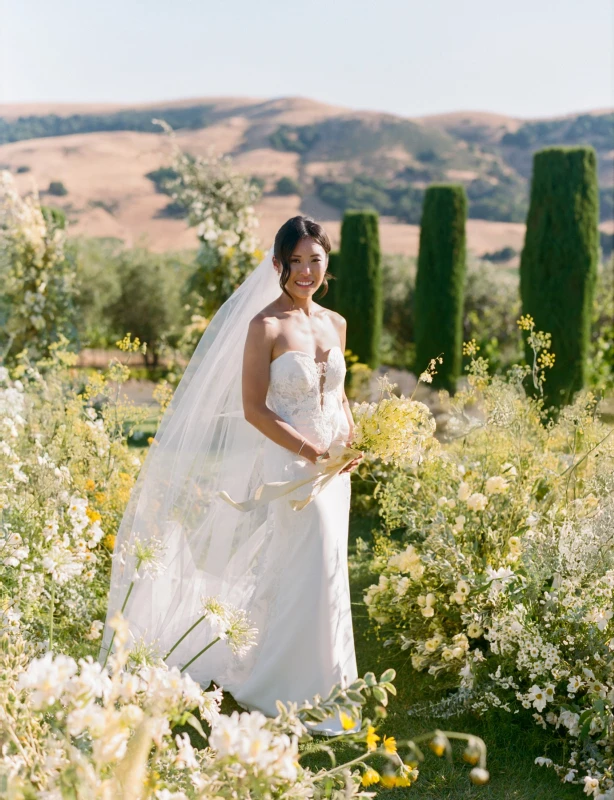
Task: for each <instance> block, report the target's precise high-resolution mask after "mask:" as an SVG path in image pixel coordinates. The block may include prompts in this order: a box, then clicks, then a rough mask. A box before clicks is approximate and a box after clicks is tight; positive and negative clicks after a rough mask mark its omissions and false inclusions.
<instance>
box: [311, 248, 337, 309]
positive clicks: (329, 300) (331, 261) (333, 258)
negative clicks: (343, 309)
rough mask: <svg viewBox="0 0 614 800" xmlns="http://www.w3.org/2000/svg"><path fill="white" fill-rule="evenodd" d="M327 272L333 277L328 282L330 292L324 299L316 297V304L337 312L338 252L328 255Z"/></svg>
mask: <svg viewBox="0 0 614 800" xmlns="http://www.w3.org/2000/svg"><path fill="white" fill-rule="evenodd" d="M326 271H327V272H328V273H329V274H330V275H332V276H333V277H332V278H331V279H330V280H329V281H328V291H327V292H326V294H325V295H324V296H323V297H316V298H315V299H316V302H318V303H319V304H320V305H322V306H324V308H330V309H332V310H333V311H337V306H336V305H335V292H336V290H337V283H338V282H339V251H338V250H331V251H330V253H329V254H328V269H327V270H326Z"/></svg>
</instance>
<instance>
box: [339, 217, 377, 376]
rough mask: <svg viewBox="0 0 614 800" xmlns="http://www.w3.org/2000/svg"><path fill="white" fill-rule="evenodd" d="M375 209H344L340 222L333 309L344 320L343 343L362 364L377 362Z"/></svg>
mask: <svg viewBox="0 0 614 800" xmlns="http://www.w3.org/2000/svg"><path fill="white" fill-rule="evenodd" d="M378 222H379V217H378V214H377V212H376V211H370V210H368V211H346V212H345V214H344V217H343V223H342V226H341V249H340V257H339V278H338V283H337V285H336V286H335V295H334V302H335V307H336V310H337V311H338V312H339V313H340V314H342V316H344V317H345V318H346V320H347V342H346V346H347V347H348V349H350V350H351V351H352V352H353V353H354V354H355V355H357V356H358V358H359V360H360V361H361V362H362V363H363V364H367V365H368V366H370V367H371V368H372V369H376V368H377V367H378V366H379V361H380V337H381V332H382V266H381V252H380V243H379V227H378Z"/></svg>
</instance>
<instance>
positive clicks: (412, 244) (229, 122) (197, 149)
mask: <svg viewBox="0 0 614 800" xmlns="http://www.w3.org/2000/svg"><path fill="white" fill-rule="evenodd" d="M195 108H202V109H205V111H204V112H203V113H204V114H205V123H204V125H205V126H204V127H200V128H198V129H189V128H185V129H178V130H177V134H176V135H177V138H178V141H179V143H180V145H181V146H182V147H183V148H184V149H186V150H188V151H190V152H192V153H201V154H205V153H207V152H208V151H209V150H210V149H211V150H213V151H214V152H216V153H218V154H222V153H227V154H230V155H232V157H233V159H234V162H235V164H236V167H237V168H238V169H239V170H241V171H243V172H245V173H246V174H249V175H252V176H257V177H259V178H260V179H261V180H262V181H263V184H264V195H263V198H262V200H261V202H260V204H259V206H258V214H259V217H260V221H261V239H262V242H261V243H262V245H263V246H268V245H269V244H270V243H271V241H272V237H273V236H274V233H275V231H276V230H277V228H278V227H279V226H280V225H281V224H282V223H283V222H284V221H285V220H286V219H287V218H288V217H290V216H292V215H294V214H297V213H308V214H311V215H313V216H315V217H316V218H317V219H318V220H319V221H321V222H322V223H324V224H325V226H326V228H327V230H328V231H329V233H330V235H331V238H332V240H333V242H334V244H335V245H337V244H338V238H339V228H340V219H341V216H342V212H341V210H340V209H339V208H335V207H334V205H331V204H330V203H328V202H324V200H323V199H322V196H321V195H322V193H321V192H320V193H318V192H317V191H316V190H315V185H316V182H317V180H318V179H320V180H329V181H332V182H335V181H336V182H337V184H335V185H338V182H339V181H343V180H345V179H348V178H349V179H351V178H352V177H355V176H360V175H364V174H366V173H368V174H370V175H372V176H377V178H381V179H382V180H384V181H385V180H390V181H393V180H394V179H395V176H398V175H399V174H403V171H405V172H406V173H407V174H411V175H412V176H413V178H412V185H413V186H416V187H424V186H425V185H428V183H429V180H428V178H427V179H425V178H424V176H421V174H420V170H421V169H422V171H423V172H424V160H425V159H426V156H425V155H424V153H425V148H426V151H427V153H428V152H429V148H432V152H434V153H435V154H436V158H437V159H438V160H439V162H440V163H442V164H443V163H444V157H445V169H443V171H442V170H441V169H440V174H442V175H443V177H445V179H447V180H452V181H459V182H463V183H466V184H468V183H471V182H474V181H475V180H477V179H481V180H483V181H487V182H488V181H490V182H491V183H492V182H493V181H497V180H498V178H497V177H496V176H497V175H506V174H509V175H513V178H514V180H517V183H518V185H520V183H519V181H520V180H521V178H520V177H518V176H517V175H516V172H514V169H513V168H512V167H510V166H509V165H507V164H506V163H505V162H504V160H502V159H501V158H499V156H497V155H493V153H492V152H491V148H490V147H489V145H491V144H492V143H493V142H499V141H500V140H501V137H502V136H503V135H504V134H505V133H515V132H516V131H518V129H519V127H520V126H521V125H522V124H523V121H522V120H517V119H513V118H510V117H504V116H501V115H497V114H488V113H484V112H456V113H453V114H452V113H451V114H438V115H433V116H427V117H420V118H415V119H413V120H409V119H408V118H401V117H395V116H394V115H391V114H381V113H375V112H354V111H352V110H350V109H345V108H341V107H336V106H329V105H326V104H324V103H319V102H315V101H313V100H309V99H306V98H280V99H275V100H266V99H254V98H199V99H189V100H183V101H173V102H161V103H156V104H144V105H141V106H122V105H111V104H105V105H100V104H57V105H53V104H41V105H36V104H27V105H5V106H1V105H0V121H1V122H3V123H4V124H5V125H8V126H9V129H10V130H13V129H14V126H15V125H16V124H17V123H18V121H20V120H23V119H24V118H26V120H30V119H44V118H48V119H52V118H54V117H53V115H55V117H59V118H70V119H79V118H81V119H82V118H83V117H88V115H89V117H91V118H94V117H96V119H103V120H104V119H107V120H108V119H112V118H114V115H115V117H116V116H117V115H118V114H121V113H122V112H131V113H132V112H133V113H136V114H139V113H140V114H141V118H143V119H145V120H146V121H147V123H148V124H149V116H148V115H149V113H151V116H152V117H156V116H160V117H165V115H168V114H172V113H177V112H178V111H179V110H181V109H187V110H189V109H195ZM76 115H79V117H77V116H76ZM11 125H13V128H10V126H11ZM314 126H318V131H323V133H322V134H321V135H320V134H318V137H319V138H318V141H317V144H316V145H315V146H314V147H312V148H311V150H310V151H309V153H308V154H307V155H305V153H304V152H301V149H300V147H298V146H297V147H296V148H295V149H293V144H292V141H290V143H289V144H286V146H285V147H280V146H279V145H278V146H273V144H272V138H271V137H273V136H274V135H275V134H276V132H277V135H279V132H280V131H282V132H284V134H287V135H288V136H294V135H295V132H296V131H298V132H299V135H300V134H301V131H303V130H311V129H315V128H314ZM107 127H109V126H107ZM150 127H151V126H150ZM174 127H177V126H174ZM153 130H156V129H153ZM391 132H392V133H391ZM20 136H21V139H20V140H18V141H9V142H8V143H6V144H2V145H0V165H2V167H3V168H8V169H10V170H11V171H12V172H14V173H15V175H16V179H17V181H18V185H19V188H20V190H22V191H24V192H25V191H29V190H31V189H32V188H33V187H37V188H38V190H39V191H40V192H41V194H42V196H43V200H44V202H47V203H50V204H53V205H56V206H60V207H62V208H64V209H65V210H66V211H67V213H68V217H69V219H70V221H71V223H72V232H73V233H75V234H85V235H88V236H112V237H118V238H120V239H123V240H124V241H125V242H126V243H127V244H128V245H132V244H135V243H137V242H141V243H143V244H146V245H147V246H149V247H151V248H152V249H154V250H169V249H173V250H175V249H184V248H191V247H194V246H195V245H196V238H195V235H194V231H192V230H190V229H188V228H187V226H186V224H185V222H184V221H183V220H181V219H176V218H172V217H169V216H168V215H165V213H164V209H165V207H166V205H167V204H168V200H169V199H168V197H167V196H166V195H164V194H161V193H158V192H157V191H156V186H155V184H154V183H153V182H152V180H150V179H149V178H147V177H146V175H147V173H149V172H151V171H153V170H156V169H158V168H160V167H162V166H165V165H166V164H168V162H169V152H170V147H169V142H168V140H167V137H166V136H165V135H164V134H162V133H156V132H149V131H147V130H104V131H102V130H96V131H92V132H85V133H83V132H79V133H70V134H66V135H59V136H58V135H46V136H44V138H24V136H25V135H24V134H20ZM474 141H479V147H478V149H477V150H476V148H475V147H474V146H473V145H472V142H474ZM441 154H443V156H442V155H441ZM421 159H422V161H421ZM491 166H492V167H493V169H492V170H491ZM494 167H497V169H498V172H496V171H495V169H494ZM425 174H427V173H425ZM493 176H494V177H493ZM284 177H287V178H291V179H293V180H295V181H297V182H298V183H300V185H301V186H302V187H304V190H303V194H302V197H300V196H299V195H290V196H281V195H279V194H277V193H276V192H275V187H276V183H277V181H278V180H279V179H280V178H284ZM524 180H525V182H526V177H525V178H524ZM51 181H61V182H62V183H63V184H64V186H65V187H66V190H67V194H66V195H65V196H62V197H51V196H46V195H45V191H46V189H47V187H48V186H49V183H50V182H51ZM467 230H468V244H469V248H470V250H472V251H474V252H475V253H476V254H478V255H480V254H483V253H485V252H491V251H494V250H499V249H501V248H503V247H506V246H511V247H513V248H514V249H515V250H519V249H520V248H521V246H522V241H523V236H524V225H523V223H522V222H521V221H506V222H501V221H493V220H487V219H475V218H474V219H470V220H469V221H468V228H467ZM418 232H419V228H418V225H417V224H407V223H403V222H399V221H398V218H397V217H393V216H390V215H389V216H387V215H386V214H382V217H381V238H382V246H383V249H384V250H385V251H387V252H391V253H404V254H416V253H417V248H418Z"/></svg>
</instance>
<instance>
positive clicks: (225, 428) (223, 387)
mask: <svg viewBox="0 0 614 800" xmlns="http://www.w3.org/2000/svg"><path fill="white" fill-rule="evenodd" d="M272 258H273V247H271V248H270V249H269V250H268V251H267V253H266V255H265V257H264V258H263V259H262V261H261V262H260V264H259V265H258V267H257V268H256V269H255V270H254V272H253V273H251V274H250V275H249V277H248V278H247V279H246V280H245V281H244V282H243V283H242V284H241V286H240V287H239V288H238V289H237V290H236V291H235V292H234V293H233V295H232V296H231V297H230V298H229V299H228V300H227V301H226V302H225V303H224V304H223V305H222V307H221V308H220V309H219V311H218V312H217V313H216V314H215V316H214V317H213V319H212V320H211V322H210V323H209V325H208V326H207V329H206V330H205V332H204V334H203V335H202V337H201V339H200V341H199V343H198V345H197V347H196V350H195V352H194V354H193V355H192V358H191V359H190V363H189V364H188V366H187V368H186V370H185V372H184V375H183V377H182V379H181V382H180V383H179V386H178V387H177V389H176V390H175V393H174V395H173V399H172V402H171V404H170V406H169V407H168V408H167V410H166V411H165V414H164V416H163V418H162V420H161V423H160V425H159V427H158V431H157V432H156V436H155V440H154V441H153V443H152V445H151V447H150V448H149V450H148V452H147V455H146V458H145V461H144V463H143V466H142V468H141V471H140V473H139V476H138V480H137V483H136V485H135V486H134V488H133V490H132V493H131V495H130V500H129V503H128V506H127V508H126V510H125V512H124V515H123V517H122V522H121V525H120V527H119V530H118V532H117V539H116V544H115V552H114V555H113V564H112V573H111V585H110V591H109V602H108V608H107V619H106V623H105V628H104V631H103V637H102V642H101V647H100V652H99V656H98V658H99V661H100V663H102V664H106V662H107V658H108V655H109V653H110V652H112V651H113V649H114V637H115V633H114V627H113V625H112V624H111V623H112V622H113V620H114V616H115V615H116V614H117V613H118V612H120V611H121V613H122V615H123V616H124V619H125V620H126V621H127V623H128V625H129V630H130V634H131V636H132V637H134V640H135V642H141V641H142V642H143V643H144V644H146V645H147V646H151V647H152V648H153V650H154V651H155V652H159V653H160V655H164V657H165V660H166V663H167V664H168V666H169V667H172V666H177V667H179V668H186V669H188V670H189V674H190V676H191V677H192V678H193V679H194V680H195V681H197V682H198V683H200V684H201V685H202V687H203V689H206V688H207V687H208V686H209V684H210V682H211V681H213V682H214V683H215V684H217V685H218V686H221V687H222V688H223V689H224V690H225V691H228V692H230V693H231V694H232V695H233V696H234V697H235V699H236V700H237V702H239V703H240V704H241V705H243V706H244V707H246V708H248V709H259V710H260V711H262V712H263V713H265V714H266V715H268V716H276V715H277V713H278V710H277V707H276V700H278V699H279V700H281V701H283V702H287V701H294V702H297V703H302V702H303V701H309V700H311V699H312V698H313V696H314V695H315V694H319V695H321V696H323V697H325V696H326V695H328V693H329V691H330V689H331V688H332V686H333V685H334V684H335V683H343V684H349V683H351V682H352V681H353V680H354V679H355V678H356V674H357V673H356V659H355V653H354V641H353V633H352V619H351V610H350V608H351V607H350V593H349V581H348V565H347V537H348V521H349V504H350V475H349V473H340V474H337V475H335V476H334V477H332V479H331V480H330V482H329V483H327V484H326V485H325V486H323V488H321V491H320V492H319V494H317V495H316V496H315V498H314V499H313V500H312V501H311V502H310V503H309V504H307V505H306V506H305V507H304V508H303V509H302V510H297V511H295V510H293V508H292V506H291V501H293V500H302V499H305V498H307V497H308V496H309V494H310V492H311V490H312V489H313V486H311V485H310V484H309V482H306V483H305V485H303V486H301V487H300V488H298V489H294V490H293V491H290V492H289V493H288V494H286V495H284V496H281V497H278V498H277V499H275V500H272V501H270V502H265V503H261V504H257V507H254V508H253V510H249V511H244V510H241V509H238V508H237V506H236V503H235V504H233V500H232V499H231V502H230V503H228V502H227V501H226V500H225V499H223V498H224V497H227V498H229V499H230V498H234V501H240V502H242V501H244V500H246V499H249V498H252V496H254V495H255V493H256V492H257V491H258V489H259V487H260V486H261V485H262V484H263V483H270V482H283V481H288V480H296V479H299V478H309V477H310V476H312V475H313V476H315V474H316V473H317V472H318V470H319V469H320V468H319V467H316V466H315V465H314V464H311V462H309V461H307V460H306V459H305V458H303V457H301V456H297V455H295V454H294V453H293V452H291V451H290V450H287V449H286V448H284V447H280V446H279V445H277V444H275V443H274V442H273V441H271V440H270V439H268V438H267V437H266V436H265V435H264V434H263V433H261V432H260V431H259V430H258V429H257V428H255V427H254V426H253V425H250V424H249V423H248V422H247V421H246V420H245V416H244V413H243V402H242V363H243V353H244V346H245V340H246V336H247V332H248V327H249V323H250V320H251V319H252V318H253V317H254V315H255V314H257V313H258V312H259V311H260V310H261V309H263V308H265V307H266V306H267V305H268V304H269V303H271V302H273V300H274V299H275V298H276V297H277V296H278V295H279V281H278V276H277V273H276V272H275V270H274V269H273V261H272ZM344 377H345V361H344V357H343V353H342V351H341V349H340V348H339V347H333V348H331V350H330V351H329V352H328V358H327V361H326V362H324V363H318V362H316V361H315V360H314V359H313V358H312V357H311V356H310V355H308V354H306V353H304V352H302V351H301V352H299V351H295V350H290V351H287V352H285V353H283V354H282V355H281V356H279V358H276V359H275V360H274V361H273V362H272V363H271V365H270V386H269V392H268V396H267V401H266V402H267V405H268V406H269V407H270V408H271V409H272V410H274V411H275V412H276V413H277V414H279V416H280V417H282V418H283V419H284V420H286V422H288V423H289V424H290V425H292V426H293V427H294V428H296V430H297V431H299V432H300V433H302V434H303V435H304V436H305V437H306V438H308V439H309V440H310V441H311V442H312V443H313V444H315V445H319V446H320V447H321V448H322V449H323V450H324V449H326V448H328V447H329V446H330V444H331V442H333V441H335V440H339V441H345V440H346V439H347V435H348V422H347V418H346V416H345V413H344V410H343V407H342V403H341V397H342V387H343V381H344ZM137 545H138V546H137ZM143 548H145V551H146V552H153V553H156V554H157V555H156V558H155V559H154V562H155V563H151V564H142V565H141V561H140V560H139V559H140V556H139V555H138V553H139V552H144V550H143ZM140 567H141V568H140ZM209 598H216V600H218V601H219V602H221V603H226V604H230V605H233V606H235V607H237V608H240V609H243V610H244V611H245V612H246V614H247V615H248V617H249V620H250V625H253V626H254V627H255V628H257V629H258V633H257V635H256V643H255V644H254V646H253V647H251V648H250V649H249V650H248V651H247V653H244V654H236V653H234V652H233V649H232V648H231V647H230V646H229V644H228V643H227V642H225V641H220V642H217V643H215V644H214V645H213V646H211V647H209V645H211V643H212V641H214V640H216V637H217V636H218V634H219V625H218V623H217V622H216V620H215V619H214V618H210V617H207V616H206V615H204V614H203V610H204V607H205V606H204V603H205V602H208V599H209ZM216 641H217V640H216ZM318 729H321V730H323V731H326V732H329V733H335V732H338V731H339V730H340V722H339V720H338V719H333V720H327V721H326V722H325V723H323V724H322V725H321V726H318Z"/></svg>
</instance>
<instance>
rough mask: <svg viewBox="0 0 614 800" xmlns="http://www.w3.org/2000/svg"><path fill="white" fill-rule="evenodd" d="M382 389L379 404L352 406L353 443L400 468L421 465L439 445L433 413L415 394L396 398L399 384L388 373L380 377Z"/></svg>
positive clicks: (357, 447)
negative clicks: (389, 378) (429, 452)
mask: <svg viewBox="0 0 614 800" xmlns="http://www.w3.org/2000/svg"><path fill="white" fill-rule="evenodd" d="M424 374H426V375H429V374H430V373H428V372H427V373H424ZM379 388H380V394H381V396H380V399H379V401H378V402H377V403H367V402H363V403H359V404H355V405H354V406H353V408H352V416H353V417H354V422H355V425H356V427H355V429H354V441H353V443H352V446H353V447H355V448H356V449H357V450H362V451H363V452H365V453H366V454H367V455H368V456H369V457H370V458H371V459H380V460H381V461H382V462H383V463H384V464H393V465H394V466H397V467H406V466H412V465H417V464H419V463H420V461H421V460H422V458H423V457H424V454H425V452H426V450H427V449H429V448H433V447H435V446H436V444H437V443H436V441H435V440H434V439H433V434H434V432H435V420H434V418H433V415H432V414H431V412H430V411H429V409H428V407H427V406H426V405H425V404H424V403H420V402H418V401H417V400H414V399H413V396H412V397H409V398H407V397H404V396H403V395H401V396H400V397H396V396H395V395H394V394H393V390H394V389H395V388H396V387H395V386H394V385H393V384H391V383H390V382H389V381H388V378H387V377H386V376H384V377H383V378H380V379H379ZM385 395H387V396H385Z"/></svg>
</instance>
